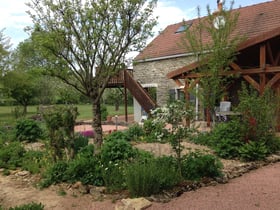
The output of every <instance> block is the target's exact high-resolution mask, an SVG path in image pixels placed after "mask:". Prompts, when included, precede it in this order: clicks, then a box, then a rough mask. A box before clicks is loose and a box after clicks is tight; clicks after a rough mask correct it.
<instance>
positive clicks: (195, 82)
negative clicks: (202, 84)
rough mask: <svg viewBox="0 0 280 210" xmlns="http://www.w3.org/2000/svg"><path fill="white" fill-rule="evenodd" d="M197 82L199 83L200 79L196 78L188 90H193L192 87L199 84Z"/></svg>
mask: <svg viewBox="0 0 280 210" xmlns="http://www.w3.org/2000/svg"><path fill="white" fill-rule="evenodd" d="M199 81H200V78H196V79H195V80H194V82H192V83H191V85H190V88H191V89H193V88H194V86H195V85H196V84H198V83H199Z"/></svg>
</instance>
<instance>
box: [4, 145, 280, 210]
mask: <svg viewBox="0 0 280 210" xmlns="http://www.w3.org/2000/svg"><path fill="white" fill-rule="evenodd" d="M39 146H40V145H39ZM135 146H136V147H138V148H139V149H144V150H147V151H151V152H153V153H154V154H155V155H163V154H166V155H169V154H172V149H171V148H170V145H168V144H154V143H153V144H149V143H145V144H144V143H142V144H138V145H135ZM184 147H185V151H184V152H185V153H186V152H188V151H190V150H195V149H199V150H201V151H204V152H206V153H212V151H211V150H209V149H208V148H207V147H204V146H200V145H194V144H191V143H184ZM222 162H223V164H224V171H229V170H231V169H232V168H234V167H235V166H239V165H242V163H240V162H239V161H235V160H222ZM0 171H1V170H0ZM0 174H1V175H0V206H2V207H5V208H9V207H14V206H17V205H22V204H26V203H31V202H36V203H42V204H43V205H44V206H45V208H44V209H45V210H51V209H52V210H72V209H81V210H114V209H115V206H116V205H117V204H119V203H120V202H121V201H120V200H121V198H122V196H123V195H118V194H115V195H106V194H103V195H102V196H94V195H93V194H92V193H91V194H84V192H83V191H81V190H80V189H76V188H75V187H74V186H73V185H67V184H60V185H55V186H51V187H49V188H46V189H43V190H40V189H39V188H38V187H36V183H38V180H39V177H38V176H34V175H30V174H29V173H27V172H22V171H12V173H11V175H9V176H3V175H2V173H0ZM279 186H280V163H274V164H270V165H268V166H264V167H261V168H259V169H257V170H253V171H251V172H250V173H246V174H245V175H243V176H241V177H238V178H235V179H231V180H229V182H228V183H227V184H218V185H216V186H207V187H202V188H199V189H197V190H195V191H190V192H185V193H183V194H182V195H181V196H180V197H178V198H174V199H172V200H171V201H170V202H168V203H158V202H153V205H152V206H151V207H149V208H148V209H149V210H160V209H164V210H168V209H170V210H171V209H172V210H185V209H192V210H196V209H199V210H200V209H211V210H212V209H216V210H219V209H223V210H224V209H227V210H231V209H240V210H242V209H246V210H251V209H266V210H274V209H279V207H280V197H279V192H280V187H279ZM124 196H125V195H124Z"/></svg>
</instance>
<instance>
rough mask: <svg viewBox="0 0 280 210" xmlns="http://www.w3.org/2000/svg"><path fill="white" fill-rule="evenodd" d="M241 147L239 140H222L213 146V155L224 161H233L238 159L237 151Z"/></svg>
mask: <svg viewBox="0 0 280 210" xmlns="http://www.w3.org/2000/svg"><path fill="white" fill-rule="evenodd" d="M242 145H243V143H242V142H241V141H240V140H236V139H235V140H233V139H229V138H226V137H225V138H222V139H221V140H220V141H219V143H217V144H216V145H215V146H213V149H214V150H215V153H216V154H217V155H218V156H219V157H221V158H225V159H233V158H237V157H239V149H240V147H241V146H242Z"/></svg>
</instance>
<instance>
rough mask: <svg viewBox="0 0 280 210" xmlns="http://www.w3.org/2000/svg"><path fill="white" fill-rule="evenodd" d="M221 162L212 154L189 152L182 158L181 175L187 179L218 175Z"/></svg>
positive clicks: (219, 174) (220, 173)
mask: <svg viewBox="0 0 280 210" xmlns="http://www.w3.org/2000/svg"><path fill="white" fill-rule="evenodd" d="M221 169H222V163H221V162H220V161H219V160H218V159H217V158H216V157H215V156H213V155H209V154H206V155H205V154H201V153H199V152H191V153H190V154H188V155H186V156H185V157H184V158H183V160H182V169H181V170H182V176H183V178H184V179H187V180H200V179H201V178H203V177H209V178H214V177H219V176H221V175H222V172H221Z"/></svg>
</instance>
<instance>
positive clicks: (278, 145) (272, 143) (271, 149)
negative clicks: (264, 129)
mask: <svg viewBox="0 0 280 210" xmlns="http://www.w3.org/2000/svg"><path fill="white" fill-rule="evenodd" d="M265 145H266V147H267V150H268V153H269V154H272V153H275V152H277V151H280V138H279V137H276V136H274V137H271V138H270V139H268V140H266V141H265Z"/></svg>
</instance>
